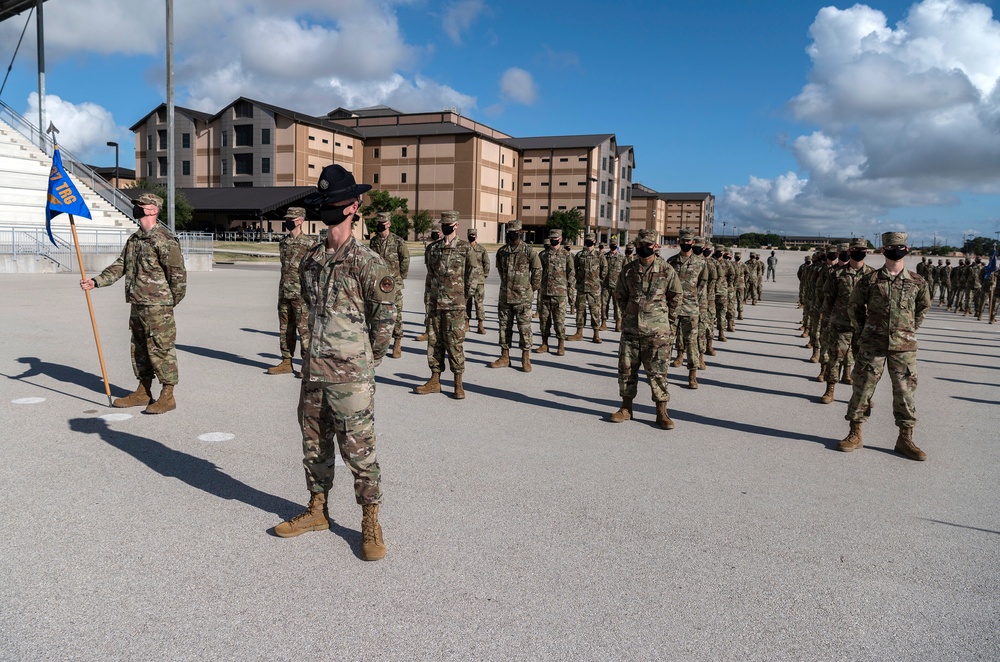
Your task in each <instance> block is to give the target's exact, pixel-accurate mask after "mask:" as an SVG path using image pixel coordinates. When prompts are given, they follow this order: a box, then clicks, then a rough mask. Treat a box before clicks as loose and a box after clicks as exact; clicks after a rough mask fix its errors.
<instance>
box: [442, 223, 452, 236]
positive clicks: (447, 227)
mask: <svg viewBox="0 0 1000 662" xmlns="http://www.w3.org/2000/svg"><path fill="white" fill-rule="evenodd" d="M441 234H443V235H444V236H446V237H450V236H451V235H453V234H455V226H454V225H452V224H451V223H442V224H441Z"/></svg>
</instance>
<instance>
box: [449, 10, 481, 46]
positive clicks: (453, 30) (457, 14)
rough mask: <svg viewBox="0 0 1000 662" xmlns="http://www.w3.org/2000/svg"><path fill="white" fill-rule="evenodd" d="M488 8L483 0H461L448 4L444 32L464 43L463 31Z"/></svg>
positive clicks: (455, 41)
mask: <svg viewBox="0 0 1000 662" xmlns="http://www.w3.org/2000/svg"><path fill="white" fill-rule="evenodd" d="M485 10H486V3H484V2H483V0H461V1H460V2H453V3H451V4H450V5H448V7H447V9H446V10H445V13H444V21H443V26H444V32H445V34H447V35H448V37H449V38H450V39H451V40H452V41H453V42H454V43H456V44H460V43H462V33H463V32H465V31H466V30H468V29H469V28H470V27H472V24H473V23H474V22H475V20H476V19H477V18H479V16H480V14H482V13H483V12H484V11H485Z"/></svg>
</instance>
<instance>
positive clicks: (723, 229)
mask: <svg viewBox="0 0 1000 662" xmlns="http://www.w3.org/2000/svg"><path fill="white" fill-rule="evenodd" d="M725 241H726V221H722V242H723V243H725Z"/></svg>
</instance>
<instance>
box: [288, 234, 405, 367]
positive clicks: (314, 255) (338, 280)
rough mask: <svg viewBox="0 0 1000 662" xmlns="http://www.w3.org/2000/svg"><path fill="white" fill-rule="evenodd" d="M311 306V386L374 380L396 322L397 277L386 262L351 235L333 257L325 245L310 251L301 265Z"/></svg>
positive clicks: (304, 294) (308, 362) (308, 359)
mask: <svg viewBox="0 0 1000 662" xmlns="http://www.w3.org/2000/svg"><path fill="white" fill-rule="evenodd" d="M299 276H300V278H301V279H302V297H303V299H304V300H305V303H306V306H307V307H308V308H309V334H310V341H309V355H308V357H306V359H305V361H304V362H303V369H302V373H303V377H304V378H305V379H307V380H308V381H310V382H324V383H331V384H346V383H355V382H365V381H372V380H374V379H375V365H376V364H377V363H378V362H379V361H381V360H382V357H383V356H385V352H386V349H387V348H388V347H389V343H390V342H391V341H392V328H393V325H394V323H395V300H396V279H395V278H393V276H392V274H391V273H390V272H389V268H388V267H387V266H386V265H385V262H384V261H383V260H382V258H381V257H379V256H378V255H377V254H376V253H375V252H373V251H372V250H370V249H368V248H365V247H364V246H362V245H361V244H360V243H358V241H357V240H356V239H355V238H354V237H351V238H350V239H348V240H347V241H346V242H345V243H344V245H343V246H341V247H340V250H338V251H337V252H336V253H329V252H327V250H326V244H325V243H319V244H316V245H315V246H313V247H312V248H311V249H309V252H308V253H306V255H305V257H303V258H302V264H301V265H299Z"/></svg>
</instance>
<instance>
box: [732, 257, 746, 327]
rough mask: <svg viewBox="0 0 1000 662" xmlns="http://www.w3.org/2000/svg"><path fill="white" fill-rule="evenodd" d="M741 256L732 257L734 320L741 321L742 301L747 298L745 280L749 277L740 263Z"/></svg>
mask: <svg viewBox="0 0 1000 662" xmlns="http://www.w3.org/2000/svg"><path fill="white" fill-rule="evenodd" d="M742 257H743V256H742V255H740V254H739V253H736V254H735V255H733V267H734V268H735V269H736V319H738V320H742V319H743V301H744V300H745V299H746V296H747V280H748V279H749V277H750V271H749V270H748V269H747V265H745V264H743V262H742Z"/></svg>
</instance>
